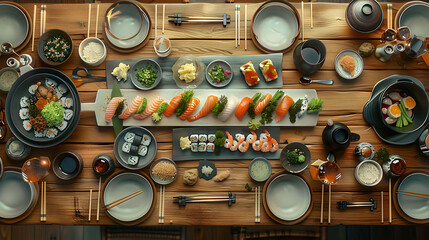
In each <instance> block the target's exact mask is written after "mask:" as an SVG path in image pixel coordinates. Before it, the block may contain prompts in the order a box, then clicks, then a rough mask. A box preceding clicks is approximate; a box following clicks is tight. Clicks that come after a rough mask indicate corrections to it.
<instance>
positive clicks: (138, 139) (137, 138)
mask: <svg viewBox="0 0 429 240" xmlns="http://www.w3.org/2000/svg"><path fill="white" fill-rule="evenodd" d="M142 140H143V137H142V136H140V135H138V134H136V136H134V140H133V145H136V146H138V145H140V144H141V142H142Z"/></svg>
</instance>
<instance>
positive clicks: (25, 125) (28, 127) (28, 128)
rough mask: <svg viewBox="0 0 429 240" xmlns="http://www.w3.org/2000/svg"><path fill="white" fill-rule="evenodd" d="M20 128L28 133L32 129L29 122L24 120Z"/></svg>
mask: <svg viewBox="0 0 429 240" xmlns="http://www.w3.org/2000/svg"><path fill="white" fill-rule="evenodd" d="M22 126H23V127H24V129H25V131H30V130H31V128H33V126H32V125H31V123H30V121H29V120H24V121H23V122H22Z"/></svg>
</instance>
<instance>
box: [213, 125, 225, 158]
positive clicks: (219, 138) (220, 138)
mask: <svg viewBox="0 0 429 240" xmlns="http://www.w3.org/2000/svg"><path fill="white" fill-rule="evenodd" d="M215 136H216V140H215V141H214V145H215V153H216V154H218V155H219V154H220V150H221V149H222V148H223V146H224V145H225V142H226V137H225V134H224V133H223V131H220V130H219V131H216V133H215Z"/></svg>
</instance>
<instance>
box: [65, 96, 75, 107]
mask: <svg viewBox="0 0 429 240" xmlns="http://www.w3.org/2000/svg"><path fill="white" fill-rule="evenodd" d="M63 107H65V108H71V107H73V99H72V98H66V101H65V102H63Z"/></svg>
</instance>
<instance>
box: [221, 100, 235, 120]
mask: <svg viewBox="0 0 429 240" xmlns="http://www.w3.org/2000/svg"><path fill="white" fill-rule="evenodd" d="M237 105H238V99H237V98H235V97H230V98H228V102H227V103H226V105H225V108H224V109H223V111H222V112H221V113H219V115H218V116H217V117H218V118H219V120H221V121H223V122H225V121H226V120H228V119H229V118H230V117H231V115H232V113H233V112H234V110H235V109H236V108H237Z"/></svg>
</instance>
